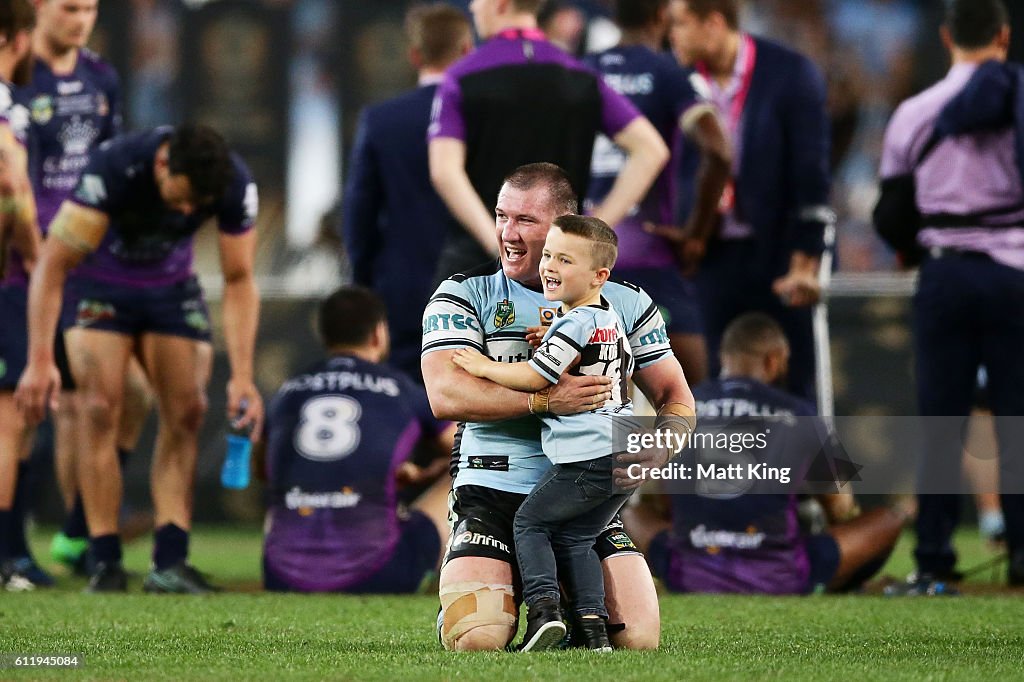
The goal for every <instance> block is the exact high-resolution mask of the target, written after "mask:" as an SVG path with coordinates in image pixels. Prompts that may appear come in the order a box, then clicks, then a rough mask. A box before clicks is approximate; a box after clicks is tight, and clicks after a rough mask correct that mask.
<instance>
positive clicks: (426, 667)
mask: <svg viewBox="0 0 1024 682" xmlns="http://www.w3.org/2000/svg"><path fill="white" fill-rule="evenodd" d="M36 538H37V540H38V542H36V545H35V546H36V549H37V554H38V555H39V556H40V557H43V556H46V554H45V552H44V539H45V536H43V535H41V534H40V535H37V536H36ZM908 540H909V538H904V541H903V542H902V544H901V545H900V547H898V548H897V551H896V553H895V555H894V558H893V560H892V561H891V562H890V564H889V566H887V567H886V569H885V572H887V573H889V574H892V575H903V574H905V573H906V572H907V571H908V570H909V569H910V560H909V551H910V544H909V541H908ZM959 546H960V547H961V550H962V552H963V554H964V561H963V565H965V566H968V567H969V566H971V565H972V564H978V563H981V562H983V561H984V560H985V559H986V558H988V557H989V556H991V554H990V553H989V551H988V550H987V549H985V548H983V547H982V546H981V543H980V542H979V541H978V540H977V538H976V537H975V536H972V535H970V534H968V535H965V536H962V538H961V540H960V542H959ZM148 551H149V543H148V541H142V542H140V543H137V544H136V545H134V546H133V547H131V548H130V549H129V551H128V553H127V556H126V565H127V567H128V568H129V569H130V570H133V571H136V572H138V573H139V577H137V578H136V579H135V580H133V582H132V584H131V586H130V589H131V590H132V592H133V594H129V595H113V596H106V595H104V596H97V595H83V594H80V590H81V587H82V586H83V585H84V582H83V581H81V580H77V579H72V578H64V579H62V581H61V586H60V587H59V588H57V589H56V590H51V591H46V592H37V593H31V594H12V593H6V592H3V593H0V653H36V654H40V653H49V654H55V653H68V652H77V653H81V654H84V660H85V666H84V667H83V668H81V669H79V670H49V671H47V670H40V669H33V670H21V671H16V670H12V669H2V670H0V679H104V680H108V679H131V680H135V679H174V680H178V679H230V680H238V681H241V680H251V679H281V678H288V679H292V678H298V679H310V680H318V679H338V680H350V679H351V680H394V679H400V680H404V679H414V680H418V679H464V680H479V679H484V680H488V682H497V681H499V680H523V679H544V680H551V679H588V680H604V679H615V680H681V679H687V680H689V679H715V680H719V679H738V680H749V679H760V680H763V679H779V680H802V679H809V680H823V679H825V680H831V679H848V680H858V682H859V681H860V680H876V679H877V680H890V679H907V680H918V679H929V680H947V679H948V680H984V679H988V680H992V681H993V682H994V681H995V680H1006V679H1024V599H1022V596H1024V595H1022V594H1007V593H1001V592H1000V593H995V591H996V587H997V585H998V584H999V583H1001V582H1002V580H1003V570H1005V569H1002V570H1001V571H1000V572H999V574H998V575H996V576H993V575H992V574H991V573H990V572H988V571H985V572H983V573H981V574H979V575H975V576H973V577H972V579H971V580H970V581H969V582H968V584H967V586H966V591H967V592H968V594H967V596H964V597H961V598H933V599H928V598H904V599H887V598H885V597H881V596H849V597H826V596H815V597H806V598H797V597H790V598H760V597H720V596H678V595H666V596H664V597H663V599H662V602H661V603H662V623H663V637H662V641H663V645H662V648H661V650H660V651H658V652H649V653H633V652H622V651H617V652H615V653H613V654H605V655H601V654H588V653H584V652H575V651H573V652H551V653H541V654H533V655H514V654H508V653H490V654H459V655H454V654H449V653H445V652H443V651H442V650H440V648H439V647H438V645H437V643H436V641H435V639H434V634H433V628H432V627H431V625H432V623H433V621H434V614H435V612H436V608H437V606H436V598H434V597H430V596H417V597H373V598H367V597H344V596H280V595H267V594H259V593H255V592H254V590H255V587H256V586H257V584H258V579H259V565H258V556H259V535H258V531H257V530H255V529H251V530H226V529H217V528H207V529H203V530H201V531H200V532H198V533H197V534H196V535H195V537H194V540H193V551H192V555H193V560H194V563H195V564H196V565H197V566H199V567H200V568H201V569H203V570H204V571H208V572H210V573H211V574H213V575H214V576H215V577H216V579H217V581H218V582H219V583H221V584H224V585H227V586H229V587H231V588H232V589H233V590H235V591H236V592H234V593H228V594H222V595H216V596H212V597H198V598H197V597H178V596H150V595H143V594H141V581H142V576H143V575H144V571H145V570H146V568H147V565H148V561H149V560H148Z"/></svg>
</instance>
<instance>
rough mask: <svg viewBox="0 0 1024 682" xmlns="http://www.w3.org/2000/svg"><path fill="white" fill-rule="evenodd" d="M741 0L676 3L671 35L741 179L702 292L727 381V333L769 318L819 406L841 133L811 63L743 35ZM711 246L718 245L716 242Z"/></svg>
mask: <svg viewBox="0 0 1024 682" xmlns="http://www.w3.org/2000/svg"><path fill="white" fill-rule="evenodd" d="M739 5H740V3H739V0H672V1H671V3H670V5H669V10H670V13H671V17H672V28H671V31H670V37H671V41H672V49H673V51H674V52H675V54H676V57H677V58H678V59H679V61H680V62H681V63H682V64H684V65H686V66H693V67H695V68H696V70H697V72H698V74H699V76H698V80H697V82H699V83H701V84H702V85H701V87H702V89H704V93H702V94H704V95H705V96H706V97H707V99H709V100H710V101H711V102H713V103H714V104H715V106H716V107H718V111H719V114H720V115H721V117H722V120H723V121H724V122H725V126H726V129H727V130H728V132H729V135H730V138H731V139H730V141H731V143H732V149H733V166H732V181H731V182H730V183H729V185H728V186H727V187H726V190H725V193H724V194H723V196H722V201H721V203H720V204H719V211H720V213H721V219H720V222H719V226H718V230H717V231H716V232H715V233H714V234H711V235H704V234H694V235H691V236H692V238H693V241H697V240H700V241H704V242H705V243H704V244H703V247H702V248H698V247H696V246H691V247H688V250H689V251H690V253H691V254H693V255H694V258H693V261H697V260H698V259H697V258H696V255H698V254H699V252H700V251H701V250H706V253H705V255H704V257H703V258H702V259H700V270H699V271H698V273H697V279H696V281H697V293H698V295H699V297H700V311H701V315H702V317H703V322H704V333H705V337H706V339H707V344H708V365H709V370H710V371H709V374H710V375H711V376H716V375H717V374H718V345H719V342H720V340H721V337H722V332H723V331H724V329H725V327H726V325H727V324H728V323H729V322H730V321H731V320H732V319H733V318H734V317H736V316H737V315H739V314H740V313H744V312H747V311H751V310H758V311H761V312H765V313H768V314H769V315H771V316H772V317H773V318H775V319H777V320H778V321H779V323H780V324H781V325H782V328H783V329H784V330H785V331H786V338H787V339H788V340H789V345H790V347H791V348H792V350H793V363H792V366H791V367H790V376H789V384H788V385H789V388H790V389H791V390H792V391H794V392H795V393H797V394H798V395H801V396H804V397H805V398H807V399H811V400H813V399H814V398H815V394H816V390H815V382H814V357H815V355H814V336H813V333H812V328H811V310H810V307H809V306H811V305H812V304H814V303H815V302H816V301H817V300H818V297H819V293H820V292H819V285H818V264H819V260H820V256H821V253H822V251H823V250H824V236H823V235H824V229H825V224H826V223H827V222H829V221H830V220H831V216H832V213H831V211H830V210H829V209H828V195H829V172H828V164H829V123H828V115H827V113H826V111H825V83H824V80H823V79H822V76H821V74H820V73H819V71H818V69H817V68H816V67H815V66H814V64H812V63H811V61H810V60H809V59H807V58H806V57H804V56H803V55H800V54H798V53H796V52H794V51H793V50H790V49H789V48H786V47H782V46H781V45H778V44H776V43H772V42H769V41H767V40H763V39H761V38H756V37H754V36H751V35H749V34H747V33H745V32H742V31H740V29H739V23H738V22H739ZM695 172H696V171H695V169H694V168H693V166H692V165H687V166H684V172H683V173H682V174H681V177H680V192H681V194H680V202H681V211H682V212H681V215H689V214H690V213H691V212H692V210H691V206H690V202H692V201H695V200H696V199H697V198H698V197H696V195H695V193H694V182H695V180H694V173H695ZM705 240H706V241H705Z"/></svg>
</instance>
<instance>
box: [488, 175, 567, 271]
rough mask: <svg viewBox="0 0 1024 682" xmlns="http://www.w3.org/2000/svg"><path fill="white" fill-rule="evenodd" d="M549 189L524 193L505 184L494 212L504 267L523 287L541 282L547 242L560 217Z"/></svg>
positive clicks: (537, 189)
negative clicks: (542, 254)
mask: <svg viewBox="0 0 1024 682" xmlns="http://www.w3.org/2000/svg"><path fill="white" fill-rule="evenodd" d="M552 204H553V202H552V201H551V199H550V196H549V193H548V189H547V187H544V186H541V185H538V186H536V187H533V188H531V189H527V190H521V189H516V188H515V187H512V186H510V185H507V184H506V185H503V186H502V188H501V192H499V193H498V203H497V206H496V207H495V209H494V215H495V228H496V229H497V237H498V247H499V250H500V254H501V268H502V270H504V271H505V275H506V276H507V277H508V278H509V279H514V280H515V281H517V282H519V283H520V284H526V285H535V284H538V283H539V282H540V276H539V275H538V271H537V267H538V265H539V263H540V254H541V250H542V249H543V248H544V239H545V238H546V237H547V235H548V228H549V227H550V226H551V222H552V221H553V220H554V219H555V218H557V217H558V216H557V215H556V211H555V208H554V206H553V205H552Z"/></svg>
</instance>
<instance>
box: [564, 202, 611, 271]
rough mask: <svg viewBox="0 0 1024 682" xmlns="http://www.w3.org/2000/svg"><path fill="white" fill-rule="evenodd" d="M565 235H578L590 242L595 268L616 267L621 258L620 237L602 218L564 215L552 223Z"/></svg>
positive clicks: (591, 256)
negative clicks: (617, 260)
mask: <svg viewBox="0 0 1024 682" xmlns="http://www.w3.org/2000/svg"><path fill="white" fill-rule="evenodd" d="M551 226H552V227H557V228H558V229H560V230H561V231H562V232H564V233H565V234H572V235H576V236H577V237H582V238H584V239H586V240H587V241H589V242H590V258H591V261H592V263H593V266H594V268H596V269H601V268H608V269H609V270H611V269H612V268H613V267H615V259H616V258H618V257H619V236H618V235H617V234H615V230H613V229H612V228H610V227H608V223H606V222H605V221H603V220H601V219H600V218H594V217H592V216H584V215H564V216H560V217H558V218H555V220H554V222H552V223H551Z"/></svg>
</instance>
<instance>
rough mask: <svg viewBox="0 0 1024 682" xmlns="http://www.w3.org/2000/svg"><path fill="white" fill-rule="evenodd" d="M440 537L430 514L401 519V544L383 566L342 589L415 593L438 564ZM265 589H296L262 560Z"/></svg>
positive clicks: (365, 591)
mask: <svg viewBox="0 0 1024 682" xmlns="http://www.w3.org/2000/svg"><path fill="white" fill-rule="evenodd" d="M440 554H441V538H440V537H438V535H437V527H436V526H435V525H434V522H433V521H431V520H430V518H429V517H428V516H426V515H425V514H423V513H422V512H419V511H416V510H414V509H413V510H410V511H409V518H407V519H404V520H402V521H399V537H398V544H397V545H396V546H395V553H394V554H392V555H391V559H389V560H388V562H387V563H386V564H384V566H382V567H381V568H380V570H378V571H377V572H376V573H374V574H373V575H371V576H370V577H369V578H366V579H365V580H363V581H362V582H360V583H357V584H355V585H349V586H348V587H346V588H345V589H343V590H338V591H339V592H344V593H346V594H408V593H411V592H416V591H417V590H418V589H419V587H420V585H421V584H422V583H423V581H424V579H426V578H427V577H428V576H429V575H430V574H432V573H433V572H434V570H435V568H436V567H437V558H438V556H440ZM263 588H264V589H266V590H267V591H269V592H294V591H296V590H295V588H294V587H292V586H291V585H289V584H288V583H286V582H285V581H284V580H282V579H281V578H279V577H277V575H275V574H274V572H273V571H272V570H271V568H270V566H268V565H267V560H266V558H265V557H264V559H263Z"/></svg>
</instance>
